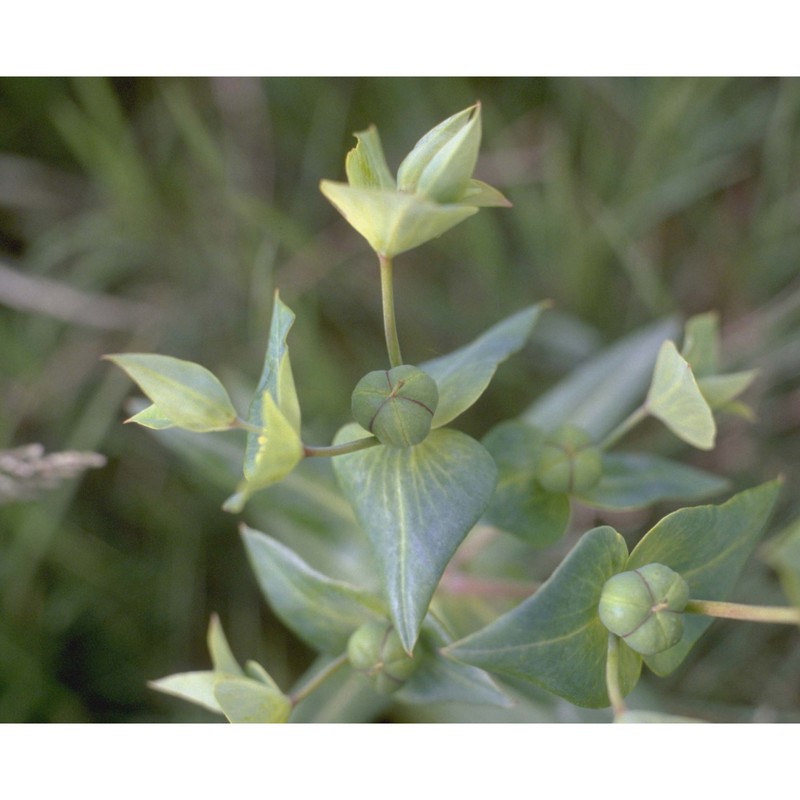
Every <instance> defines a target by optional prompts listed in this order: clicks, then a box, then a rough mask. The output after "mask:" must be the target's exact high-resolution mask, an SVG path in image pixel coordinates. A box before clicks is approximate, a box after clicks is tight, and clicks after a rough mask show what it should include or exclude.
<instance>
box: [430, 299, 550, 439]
mask: <svg viewBox="0 0 800 800" xmlns="http://www.w3.org/2000/svg"><path fill="white" fill-rule="evenodd" d="M548 306H549V304H548V303H537V304H536V305H533V306H529V307H528V308H525V309H523V310H522V311H518V312H517V313H516V314H513V315H512V316H510V317H508V318H507V319H505V320H503V321H502V322H498V323H497V324H496V325H494V326H492V327H491V328H489V330H488V331H486V332H484V333H483V334H481V335H480V336H479V337H478V338H477V339H475V340H474V341H473V342H471V343H470V344H468V345H466V346H465V347H461V348H459V349H458V350H455V351H454V352H452V353H450V354H448V355H446V356H441V357H439V358H435V359H433V360H431V361H426V362H425V363H424V364H420V365H419V368H420V369H421V370H423V371H425V372H427V373H428V375H430V376H431V377H432V378H433V379H434V380H435V381H436V384H437V385H438V387H439V405H438V407H437V408H436V413H435V414H434V417H433V427H434V428H440V427H442V426H443V425H447V423H448V422H451V421H452V420H453V419H455V418H456V417H457V416H458V415H459V414H461V413H463V412H464V411H466V410H467V409H468V408H469V407H470V406H471V405H472V404H473V403H474V402H475V401H476V400H477V399H478V398H479V397H480V396H481V395H482V394H483V393H484V391H485V390H486V387H487V386H488V385H489V383H490V381H491V380H492V376H493V375H494V373H495V371H496V370H497V367H498V365H499V364H500V363H502V362H503V361H505V360H506V359H507V358H508V357H509V356H510V355H512V354H513V353H516V352H517V351H518V350H520V349H521V348H522V346H523V345H524V344H525V342H526V341H527V339H528V337H529V336H530V335H531V331H532V330H533V326H534V325H535V324H536V321H537V320H538V318H539V315H540V314H541V312H542V311H543V310H544V309H546V308H548Z"/></svg>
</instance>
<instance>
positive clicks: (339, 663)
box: [289, 653, 347, 706]
mask: <svg viewBox="0 0 800 800" xmlns="http://www.w3.org/2000/svg"><path fill="white" fill-rule="evenodd" d="M346 663H347V653H342V655H340V656H339V657H338V658H336V659H334V660H333V661H331V663H330V664H328V665H327V666H326V667H325V668H324V669H322V670H320V671H319V672H318V673H317V674H316V675H315V676H314V677H313V678H312V679H311V680H310V681H309V682H308V683H307V684H306V685H305V686H303V687H302V688H300V689H298V690H297V691H296V692H293V693H292V694H290V695H289V700H291V702H292V705H293V706H296V705H297V704H298V703H299V702H300V701H301V700H305V699H306V697H308V696H309V695H310V694H311V693H312V692H315V691H316V690H317V689H319V687H320V686H322V684H323V683H325V681H327V680H328V678H330V677H331V676H332V675H333V674H334V673H336V672H337V671H338V670H339V669H340V668H341V667H343V666H344V665H345V664H346Z"/></svg>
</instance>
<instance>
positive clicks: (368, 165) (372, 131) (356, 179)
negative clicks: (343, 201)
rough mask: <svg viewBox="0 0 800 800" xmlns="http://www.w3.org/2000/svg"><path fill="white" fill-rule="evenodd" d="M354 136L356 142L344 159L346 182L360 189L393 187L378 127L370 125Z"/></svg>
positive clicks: (393, 183)
mask: <svg viewBox="0 0 800 800" xmlns="http://www.w3.org/2000/svg"><path fill="white" fill-rule="evenodd" d="M355 137H356V139H358V144H357V145H356V146H355V147H354V148H353V149H352V150H351V151H350V152H349V153H348V154H347V158H346V159H345V171H346V172H347V182H348V183H349V184H350V186H355V187H356V188H361V189H394V188H395V182H394V178H393V177H392V173H391V172H390V171H389V166H388V164H387V163H386V156H385V155H384V154H383V147H382V145H381V139H380V136H379V135H378V129H377V128H376V127H375V126H374V125H370V126H369V128H367V130H365V131H361V132H360V133H356V134H355Z"/></svg>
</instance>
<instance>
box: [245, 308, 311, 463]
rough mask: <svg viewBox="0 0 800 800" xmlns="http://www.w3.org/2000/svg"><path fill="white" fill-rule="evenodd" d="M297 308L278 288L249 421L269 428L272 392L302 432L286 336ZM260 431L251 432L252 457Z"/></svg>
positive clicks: (293, 424) (260, 426)
mask: <svg viewBox="0 0 800 800" xmlns="http://www.w3.org/2000/svg"><path fill="white" fill-rule="evenodd" d="M294 320H295V315H294V312H293V311H292V310H291V309H290V308H289V306H287V305H286V304H285V303H284V302H283V301H282V300H281V298H280V296H279V295H278V293H277V292H275V299H274V302H273V305H272V322H271V324H270V331H269V340H268V342H267V353H266V356H265V357H264V366H263V368H262V370H261V377H260V378H259V381H258V387H257V388H256V391H255V393H254V394H253V399H252V400H251V402H250V408H249V410H248V412H247V421H248V422H249V423H250V424H251V425H255V426H256V427H257V428H266V427H267V425H266V422H267V421H266V420H265V418H264V417H265V410H264V402H265V401H264V395H265V393H266V394H269V395H271V397H272V399H273V400H274V401H275V405H276V406H277V407H278V409H279V410H280V412H281V414H283V416H284V417H285V418H286V421H287V422H288V423H289V425H291V427H292V428H293V429H294V431H295V432H296V433H297V434H298V435H299V434H300V403H299V401H298V399H297V390H296V389H295V385H294V376H293V374H292V365H291V362H290V360H289V346H288V345H287V344H286V339H287V337H288V335H289V331H290V330H291V328H292V325H293V324H294ZM258 449H259V447H258V434H250V435H249V436H248V438H247V458H248V460H250V461H252V460H253V459H254V458H255V454H256V452H258Z"/></svg>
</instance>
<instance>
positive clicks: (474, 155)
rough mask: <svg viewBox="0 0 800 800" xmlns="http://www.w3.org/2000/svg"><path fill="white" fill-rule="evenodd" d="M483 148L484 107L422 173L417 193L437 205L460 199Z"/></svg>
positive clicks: (446, 144) (477, 109) (441, 149)
mask: <svg viewBox="0 0 800 800" xmlns="http://www.w3.org/2000/svg"><path fill="white" fill-rule="evenodd" d="M480 146H481V107H480V105H477V106H474V113H473V114H472V116H471V117H470V118H469V121H468V122H467V124H466V125H464V127H463V128H461V130H460V131H458V133H456V134H455V135H454V136H453V137H451V138H450V139H449V141H447V142H446V143H445V144H443V145H442V147H440V148H439V150H438V152H436V154H435V155H434V156H433V158H431V160H430V161H429V162H428V163H427V165H426V166H425V169H423V170H422V173H421V175H420V176H419V180H418V181H417V186H416V189H415V191H416V192H418V193H419V194H424V195H427V196H428V197H430V198H432V199H433V200H436V202H438V203H454V202H456V201H459V200H460V199H461V196H462V195H463V194H464V191H465V190H466V189H467V185H468V183H469V181H470V179H471V178H472V173H473V172H474V171H475V165H476V164H477V163H478V151H479V150H480Z"/></svg>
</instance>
